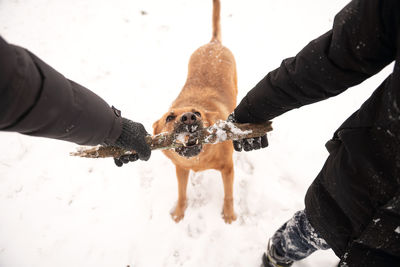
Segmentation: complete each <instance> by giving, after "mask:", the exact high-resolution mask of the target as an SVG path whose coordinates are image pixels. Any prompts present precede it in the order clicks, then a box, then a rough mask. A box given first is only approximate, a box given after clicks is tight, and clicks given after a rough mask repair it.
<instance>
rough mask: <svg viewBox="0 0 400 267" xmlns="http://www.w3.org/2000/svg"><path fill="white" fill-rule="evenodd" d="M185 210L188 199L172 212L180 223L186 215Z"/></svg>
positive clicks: (172, 215)
mask: <svg viewBox="0 0 400 267" xmlns="http://www.w3.org/2000/svg"><path fill="white" fill-rule="evenodd" d="M185 210H186V201H185V202H184V203H178V204H177V205H176V207H175V210H174V211H173V212H171V217H172V219H173V220H174V221H175V222H176V223H178V222H179V221H181V220H182V219H183V217H185Z"/></svg>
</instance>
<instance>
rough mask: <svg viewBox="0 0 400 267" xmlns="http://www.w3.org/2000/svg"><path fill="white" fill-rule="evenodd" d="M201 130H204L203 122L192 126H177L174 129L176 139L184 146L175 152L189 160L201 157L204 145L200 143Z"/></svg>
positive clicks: (180, 124)
mask: <svg viewBox="0 0 400 267" xmlns="http://www.w3.org/2000/svg"><path fill="white" fill-rule="evenodd" d="M201 129H203V123H202V122H201V121H197V122H196V123H194V124H191V125H186V124H183V123H179V124H177V125H176V126H175V129H174V132H175V135H176V138H175V139H176V141H177V142H178V143H181V144H182V145H183V146H181V147H178V148H175V152H176V153H178V154H179V155H180V156H182V157H187V158H191V157H195V156H197V155H199V154H200V152H201V151H202V149H203V145H202V144H201V143H200V142H199V138H200V130H201Z"/></svg>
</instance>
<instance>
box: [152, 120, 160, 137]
mask: <svg viewBox="0 0 400 267" xmlns="http://www.w3.org/2000/svg"><path fill="white" fill-rule="evenodd" d="M160 122H161V119H159V120H158V121H156V122H154V123H153V134H159V133H160V131H161V127H162V126H161V125H160Z"/></svg>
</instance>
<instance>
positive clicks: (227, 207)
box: [222, 200, 236, 224]
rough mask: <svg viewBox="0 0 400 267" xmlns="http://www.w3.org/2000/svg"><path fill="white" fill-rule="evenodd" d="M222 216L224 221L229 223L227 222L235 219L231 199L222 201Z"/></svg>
mask: <svg viewBox="0 0 400 267" xmlns="http://www.w3.org/2000/svg"><path fill="white" fill-rule="evenodd" d="M222 218H223V219H224V221H225V223H229V224H231V223H232V222H234V221H236V214H235V211H234V210H233V201H232V200H225V201H224V208H223V210H222Z"/></svg>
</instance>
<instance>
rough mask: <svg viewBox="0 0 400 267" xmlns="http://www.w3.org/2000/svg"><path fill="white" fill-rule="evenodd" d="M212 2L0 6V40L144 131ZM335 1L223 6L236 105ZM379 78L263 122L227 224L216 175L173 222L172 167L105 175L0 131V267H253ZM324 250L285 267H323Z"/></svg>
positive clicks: (65, 150)
mask: <svg viewBox="0 0 400 267" xmlns="http://www.w3.org/2000/svg"><path fill="white" fill-rule="evenodd" d="M211 2H212V1H211V0H192V1H188V0H169V1H163V0H142V1H139V0H136V1H129V0H114V1H107V0H69V1H55V0H53V1H51V0H0V34H1V35H2V36H3V37H4V38H5V39H6V40H8V41H9V42H11V43H15V44H19V45H21V46H24V47H27V48H29V49H30V50H31V51H33V52H34V53H36V54H37V55H38V56H39V57H41V58H42V59H43V60H45V61H46V62H48V63H49V64H50V65H52V66H53V67H54V68H56V69H57V70H59V71H60V72H61V73H63V74H64V75H65V76H67V77H68V78H70V79H72V80H75V81H77V82H79V83H81V84H83V85H85V86H86V87H88V88H90V89H91V90H93V91H94V92H96V93H97V94H99V95H100V96H102V97H103V98H104V99H105V100H106V101H107V102H108V103H109V104H112V105H114V106H116V107H118V108H119V109H121V110H122V112H123V115H124V116H125V117H128V118H130V119H132V120H135V121H140V122H142V123H143V124H144V125H145V127H146V128H147V130H148V131H149V132H150V131H152V129H151V126H152V123H153V122H154V121H155V120H157V119H158V118H159V117H160V116H161V114H163V113H164V112H165V111H166V110H167V108H168V107H169V105H170V103H171V102H172V100H173V99H175V97H176V95H177V94H178V93H179V91H180V89H181V87H182V85H183V83H184V81H185V77H186V71H187V70H186V67H187V62H188V59H189V56H190V54H191V53H192V51H194V50H195V49H196V48H197V47H198V46H200V45H202V44H204V43H206V42H208V41H209V40H210V38H211V6H212V5H211ZM347 2H348V1H347V0H336V1H331V0H301V1H299V0H248V1H241V0H222V3H221V5H222V17H221V20H222V21H221V23H222V38H223V43H224V44H225V45H226V46H227V47H229V48H230V49H231V51H232V52H233V53H234V55H235V57H236V61H237V65H238V79H239V99H238V100H240V99H241V98H242V97H243V96H244V95H245V94H246V92H247V91H248V90H250V89H251V88H252V87H253V86H254V85H255V84H256V83H257V82H258V81H259V80H260V79H261V78H262V77H263V76H264V75H266V74H267V72H268V71H270V70H272V69H274V68H276V67H278V66H279V64H280V62H281V60H282V59H284V58H286V57H289V56H293V55H294V54H295V53H296V52H297V51H299V50H300V49H301V48H302V47H303V46H304V45H306V44H307V43H308V42H309V41H310V40H311V39H313V38H315V37H317V36H319V35H320V34H322V33H324V32H325V31H327V30H329V29H330V27H331V25H332V21H333V17H334V15H335V13H337V12H338V11H339V10H340V9H341V8H342V7H343V6H344V5H345V4H346V3H347ZM389 71H390V67H389V68H387V69H385V70H384V71H383V73H381V74H379V75H378V76H377V77H374V78H373V79H370V80H369V81H367V82H365V83H363V84H362V85H360V86H358V87H356V88H352V89H351V90H348V91H347V92H345V93H344V94H342V95H341V96H338V97H336V98H334V99H330V100H327V101H324V102H322V103H317V104H314V105H311V106H307V107H303V108H301V109H299V110H296V111H292V112H289V113H287V114H285V115H283V116H281V117H279V118H277V119H275V120H274V129H275V130H274V131H273V132H272V133H271V134H270V135H269V140H270V147H269V148H267V149H264V150H262V151H256V152H252V153H235V154H234V160H235V171H236V173H235V186H234V190H235V192H234V195H235V208H236V213H237V215H238V219H237V221H236V222H235V223H233V224H232V225H226V224H225V223H224V221H223V220H222V218H221V215H220V212H221V208H222V202H223V188H222V181H221V178H220V175H219V173H218V172H216V171H206V172H202V173H192V174H191V175H190V183H189V187H188V198H189V206H188V208H187V211H186V216H185V218H184V220H183V221H181V222H180V223H178V224H176V223H175V222H173V221H172V219H171V218H170V215H169V212H170V210H171V209H172V208H173V206H174V204H175V201H176V198H177V186H176V178H175V170H174V167H173V165H172V163H170V162H169V160H168V159H167V158H166V157H164V156H163V155H162V153H161V152H158V151H156V152H154V153H153V155H152V157H151V159H150V160H149V161H148V162H137V163H134V164H130V165H128V166H125V167H123V168H117V167H115V166H114V163H113V162H112V160H111V159H102V160H92V159H81V158H74V157H70V156H69V152H70V151H74V150H75V148H76V145H75V144H70V143H66V142H62V141H56V140H49V139H43V138H32V137H27V136H23V135H20V134H15V133H4V132H3V133H0V151H1V153H0V214H1V218H0V266H6V267H31V266H32V267H50V266H51V267H53V266H58V267H67V266H68V267H71V266H79V267H80V266H82V267H91V266H93V267H102V266H104V267H109V266H119V267H126V266H128V265H129V266H130V267H143V266H144V267H149V266H187V267H200V266H201V267H203V266H210V267H213V266H215V267H224V266H226V267H248V266H257V267H258V266H259V264H260V257H261V255H262V253H263V251H264V250H265V248H266V242H267V239H268V237H269V236H270V235H272V234H273V233H274V231H275V230H276V229H277V228H278V227H279V226H280V225H281V224H282V223H284V222H285V221H286V220H287V219H289V218H290V217H291V216H292V214H293V213H294V212H295V211H297V210H299V209H302V208H303V207H304V204H303V198H304V195H305V192H306V190H307V187H308V186H309V184H310V183H311V182H312V180H313V179H314V177H315V176H316V175H317V173H318V172H319V170H320V168H321V166H322V164H323V162H324V161H325V158H326V156H327V152H326V151H325V148H324V143H325V142H326V141H327V140H328V139H329V138H330V137H331V135H332V133H333V131H334V130H335V129H336V128H337V127H338V126H339V125H340V124H341V122H342V121H343V120H344V119H345V118H346V117H348V116H349V115H350V114H351V113H352V112H353V111H354V110H355V109H357V108H358V107H359V106H360V105H361V103H362V102H363V101H364V100H365V99H366V98H367V97H368V96H369V95H370V94H371V92H372V91H373V89H374V88H376V87H377V86H378V85H379V83H381V81H382V80H383V78H384V76H385V75H386V74H387V73H388V72H389ZM337 262H338V259H337V258H336V256H335V255H334V254H333V253H332V252H331V251H324V252H317V253H315V254H314V255H312V256H310V257H309V258H308V259H306V260H304V261H302V262H299V263H296V264H295V265H294V266H303V267H306V266H328V267H329V266H335V265H336V264H337Z"/></svg>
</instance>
